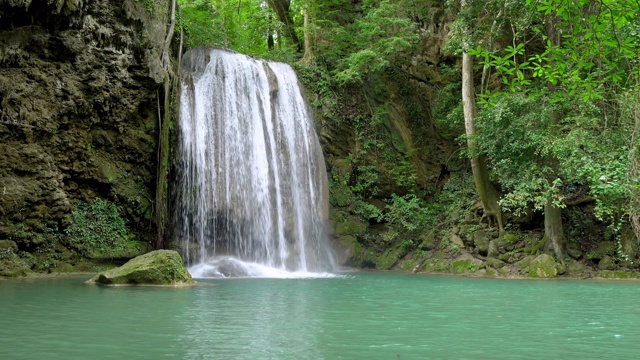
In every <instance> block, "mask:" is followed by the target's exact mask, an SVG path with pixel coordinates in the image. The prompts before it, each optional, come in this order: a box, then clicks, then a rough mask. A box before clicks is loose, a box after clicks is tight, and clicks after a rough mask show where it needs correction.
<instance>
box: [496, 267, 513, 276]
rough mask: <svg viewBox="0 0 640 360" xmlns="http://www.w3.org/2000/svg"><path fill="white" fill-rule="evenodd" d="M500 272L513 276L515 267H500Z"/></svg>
mask: <svg viewBox="0 0 640 360" xmlns="http://www.w3.org/2000/svg"><path fill="white" fill-rule="evenodd" d="M498 274H499V275H500V276H511V275H513V269H512V268H511V266H503V267H501V268H500V269H498Z"/></svg>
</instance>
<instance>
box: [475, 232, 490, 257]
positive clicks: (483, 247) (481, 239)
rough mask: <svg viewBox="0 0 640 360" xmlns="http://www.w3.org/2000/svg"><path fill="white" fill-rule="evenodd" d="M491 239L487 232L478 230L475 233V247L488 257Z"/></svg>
mask: <svg viewBox="0 0 640 360" xmlns="http://www.w3.org/2000/svg"><path fill="white" fill-rule="evenodd" d="M490 241H491V238H490V237H489V234H488V233H487V231H486V230H482V229H481V230H476V231H475V232H474V233H473V245H474V246H475V248H476V249H477V250H478V252H479V253H480V254H481V255H487V252H488V251H489V242H490Z"/></svg>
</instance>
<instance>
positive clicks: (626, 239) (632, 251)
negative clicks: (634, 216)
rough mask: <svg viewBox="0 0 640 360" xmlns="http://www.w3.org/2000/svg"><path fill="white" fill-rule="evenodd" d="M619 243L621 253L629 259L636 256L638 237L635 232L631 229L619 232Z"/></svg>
mask: <svg viewBox="0 0 640 360" xmlns="http://www.w3.org/2000/svg"><path fill="white" fill-rule="evenodd" d="M620 245H621V249H620V250H621V251H622V253H623V254H625V255H626V256H628V257H629V259H635V258H637V257H638V239H636V234H635V233H634V232H633V230H631V229H627V230H624V231H622V234H620Z"/></svg>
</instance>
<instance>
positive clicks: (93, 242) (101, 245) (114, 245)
mask: <svg viewBox="0 0 640 360" xmlns="http://www.w3.org/2000/svg"><path fill="white" fill-rule="evenodd" d="M71 216H72V218H73V221H72V223H71V226H69V227H68V228H67V229H66V230H65V233H66V234H67V236H68V241H69V243H70V245H71V246H73V247H74V248H76V249H77V250H79V251H80V252H81V253H83V254H84V255H90V254H92V253H94V252H98V253H105V252H109V251H114V250H121V249H123V248H125V247H126V245H127V244H128V241H129V235H128V230H127V227H126V224H125V221H124V219H123V218H122V217H121V216H120V214H119V212H118V207H117V206H116V205H115V204H113V203H112V202H110V201H108V200H105V199H102V198H96V199H95V200H94V201H93V202H91V203H86V202H79V203H77V204H76V205H75V206H74V207H73V210H72V212H71Z"/></svg>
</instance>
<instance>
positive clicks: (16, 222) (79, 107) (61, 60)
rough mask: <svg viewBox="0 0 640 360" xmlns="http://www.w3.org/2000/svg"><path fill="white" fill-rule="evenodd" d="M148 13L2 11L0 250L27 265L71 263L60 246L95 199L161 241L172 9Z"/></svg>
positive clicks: (50, 4)
mask: <svg viewBox="0 0 640 360" xmlns="http://www.w3.org/2000/svg"><path fill="white" fill-rule="evenodd" d="M145 3H146V2H143V1H137V0H119V1H114V0H91V1H87V0H55V1H54V0H0V193H1V196H0V240H3V239H6V240H12V241H14V242H15V243H16V244H17V246H18V253H19V254H23V253H30V254H35V253H38V254H42V253H49V252H52V253H53V252H55V253H57V254H61V253H62V252H64V249H62V248H68V245H67V244H65V243H64V239H60V238H56V237H55V235H56V234H58V236H60V235H61V234H62V235H63V234H64V229H65V228H67V227H68V226H69V222H70V221H71V217H70V212H71V210H72V208H73V205H74V204H75V203H77V201H78V200H84V201H91V200H93V199H94V198H96V197H102V198H105V199H109V200H110V201H112V202H114V203H116V204H117V205H118V207H119V208H120V210H121V213H122V215H123V216H124V217H126V218H127V219H128V224H129V225H130V226H131V224H134V225H133V228H132V229H131V230H132V231H133V232H134V233H135V234H136V235H137V239H138V240H146V241H149V240H150V239H151V238H152V236H153V235H152V234H154V233H155V230H154V228H153V226H152V224H151V223H150V220H149V219H150V218H151V209H152V199H153V198H154V195H153V193H154V186H155V172H156V155H155V153H156V142H157V141H156V138H157V130H156V128H157V113H158V105H157V99H156V96H157V90H158V88H159V86H160V84H161V82H162V80H163V76H164V75H163V69H162V66H161V62H160V54H161V51H162V46H163V43H164V36H165V34H166V22H167V20H166V14H165V13H166V11H164V10H165V7H166V5H167V3H168V0H156V1H154V2H152V3H153V4H155V5H154V8H153V9H151V8H147V7H146V6H145ZM163 11H164V12H163ZM136 224H138V225H136ZM61 247H62V248H61ZM23 255H24V254H23ZM23 255H20V256H21V257H24V256H23ZM65 256H66V255H65ZM38 261H40V262H44V260H40V259H38Z"/></svg>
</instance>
